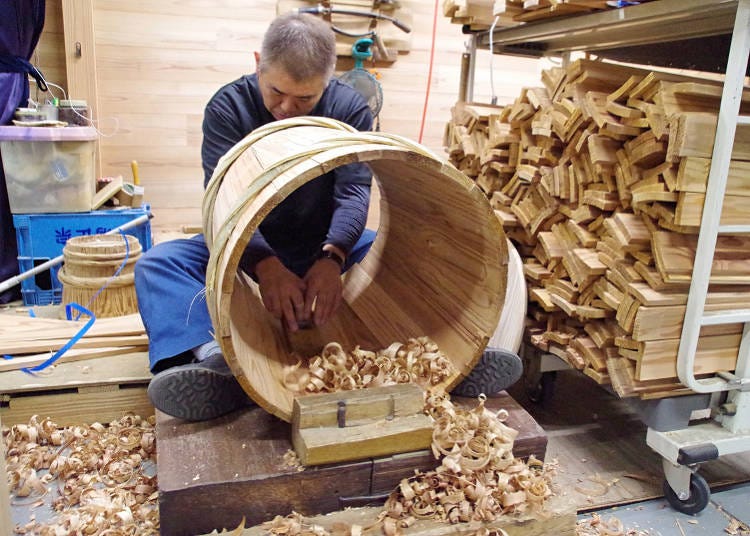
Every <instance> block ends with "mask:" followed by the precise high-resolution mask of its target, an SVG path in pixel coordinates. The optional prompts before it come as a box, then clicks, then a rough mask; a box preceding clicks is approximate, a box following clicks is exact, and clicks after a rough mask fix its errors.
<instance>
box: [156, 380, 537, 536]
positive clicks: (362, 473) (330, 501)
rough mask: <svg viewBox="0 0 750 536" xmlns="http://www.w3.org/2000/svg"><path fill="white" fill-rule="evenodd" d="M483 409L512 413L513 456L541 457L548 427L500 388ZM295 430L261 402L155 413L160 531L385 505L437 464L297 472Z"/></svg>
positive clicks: (377, 462)
mask: <svg viewBox="0 0 750 536" xmlns="http://www.w3.org/2000/svg"><path fill="white" fill-rule="evenodd" d="M453 401H454V403H458V404H467V405H470V406H473V404H474V402H473V401H472V400H468V399H461V398H459V397H454V398H453ZM486 407H488V408H489V409H494V410H498V409H500V408H505V409H506V410H507V411H508V412H509V417H508V420H507V421H506V424H507V425H508V426H510V427H512V428H514V429H516V430H518V432H519V434H518V437H517V438H516V441H515V447H514V453H515V455H516V456H519V457H527V456H529V455H531V454H533V455H535V456H536V457H537V458H539V459H544V455H545V451H546V447H547V436H546V434H545V433H544V430H542V428H541V427H540V426H539V425H538V424H537V423H536V422H535V421H534V419H532V417H531V416H530V415H529V414H528V413H527V412H526V411H525V410H524V409H523V408H522V407H521V406H520V405H519V404H518V403H517V402H516V401H515V400H513V398H511V397H510V396H509V395H507V394H506V393H504V392H503V393H501V394H500V395H499V396H497V397H495V398H490V399H488V400H487V402H486ZM290 428H291V426H290V425H289V424H288V423H286V422H284V421H281V420H279V419H277V418H276V417H274V416H272V415H270V414H269V413H267V412H266V411H264V410H263V409H261V408H258V407H253V408H248V409H246V410H241V411H237V412H235V413H232V414H229V415H227V416H224V417H221V418H219V419H215V420H212V421H207V422H194V423H191V422H185V421H181V420H178V419H173V418H171V417H169V416H167V415H165V414H163V413H160V412H158V411H157V424H156V436H157V445H158V457H157V465H158V470H159V513H160V518H161V533H162V534H163V535H165V536H172V535H181V534H198V533H209V532H211V531H212V530H214V529H217V530H221V529H223V528H228V529H233V528H235V527H237V526H239V525H240V524H241V523H242V520H243V518H244V520H245V526H252V525H256V524H259V523H262V522H263V521H267V520H269V519H272V518H273V517H274V516H276V515H287V514H289V513H291V512H292V511H293V510H294V511H296V512H299V513H301V514H304V515H314V514H320V513H327V512H332V511H336V510H341V509H342V508H344V507H347V506H364V505H370V504H382V502H383V500H384V495H387V494H388V493H389V492H390V491H392V490H393V489H394V488H395V487H396V485H397V484H398V482H400V480H401V479H402V478H404V477H408V476H411V475H413V474H414V470H415V469H420V470H423V471H428V470H431V469H434V468H435V466H436V465H437V463H436V461H435V458H434V457H433V455H432V453H431V452H429V451H427V450H424V451H419V452H410V453H405V454H399V455H394V456H389V457H385V458H378V459H366V460H361V461H355V462H347V463H340V464H331V465H324V466H317V467H309V468H306V469H305V470H304V471H300V470H298V468H295V467H289V466H286V465H285V463H284V454H285V453H286V452H287V451H289V450H290V449H291V448H292V445H291V439H290ZM378 496H380V497H378Z"/></svg>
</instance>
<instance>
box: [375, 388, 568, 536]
mask: <svg viewBox="0 0 750 536" xmlns="http://www.w3.org/2000/svg"><path fill="white" fill-rule="evenodd" d="M485 400H486V398H485V397H483V396H482V397H480V398H479V402H478V404H477V406H476V407H475V408H473V409H470V410H465V409H462V408H457V407H456V406H454V405H453V403H452V402H451V401H450V397H449V396H448V395H447V394H446V393H444V392H434V393H427V395H426V404H425V411H426V413H428V414H429V415H431V416H432V417H433V419H434V420H435V429H434V431H433V436H432V450H433V453H434V454H435V456H436V457H437V458H440V457H442V460H441V464H440V466H439V467H438V468H437V469H436V470H434V471H430V472H427V473H416V474H415V476H414V477H412V478H410V479H405V480H402V481H401V483H400V485H399V487H398V488H397V489H396V491H394V492H393V493H391V495H390V497H389V498H388V500H387V501H386V504H385V516H386V518H385V520H384V532H385V534H387V535H391V534H398V533H399V532H398V530H397V527H395V526H393V524H392V523H391V522H389V521H388V518H391V519H394V520H400V519H404V518H405V517H415V518H417V519H427V518H429V519H435V520H439V521H443V522H448V523H458V522H468V521H492V520H495V519H496V518H497V517H499V516H501V515H512V514H518V513H521V512H531V513H534V514H535V515H539V516H543V515H545V514H544V511H543V505H544V501H545V499H547V498H548V497H549V496H551V495H552V491H551V488H550V484H551V478H552V476H553V474H554V470H553V469H552V467H551V466H545V465H544V464H542V463H541V462H540V461H539V460H536V459H535V458H533V457H532V458H531V459H530V460H529V461H528V462H524V461H522V460H520V459H518V458H515V457H514V456H513V442H514V440H515V438H516V436H517V435H518V432H517V431H516V430H513V429H512V428H510V427H508V426H506V425H505V424H504V423H503V422H502V421H503V420H505V418H507V412H500V413H492V412H491V411H489V410H487V409H486V408H485V407H484V402H485Z"/></svg>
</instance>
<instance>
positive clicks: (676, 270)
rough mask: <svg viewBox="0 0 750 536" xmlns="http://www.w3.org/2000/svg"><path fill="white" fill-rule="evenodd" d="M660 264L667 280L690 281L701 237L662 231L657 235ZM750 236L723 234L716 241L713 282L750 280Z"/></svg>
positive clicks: (654, 242)
mask: <svg viewBox="0 0 750 536" xmlns="http://www.w3.org/2000/svg"><path fill="white" fill-rule="evenodd" d="M652 238H653V253H654V259H655V262H656V267H657V269H658V271H659V274H660V275H661V276H662V278H663V279H664V281H666V282H670V281H676V282H689V281H690V280H691V278H692V274H693V259H694V258H695V250H696V247H697V237H696V236H693V235H683V234H678V233H671V232H665V231H659V232H656V233H654V234H653V236H652ZM749 267H750V237H744V236H743V237H739V236H720V237H719V238H718V239H717V241H716V249H715V254H714V261H713V263H712V268H711V274H712V275H711V279H710V282H711V283H745V284H747V283H750V269H749Z"/></svg>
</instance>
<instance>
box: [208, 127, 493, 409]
mask: <svg viewBox="0 0 750 536" xmlns="http://www.w3.org/2000/svg"><path fill="white" fill-rule="evenodd" d="M355 162H363V163H366V164H368V165H369V166H370V168H371V169H372V171H373V174H374V177H375V180H376V181H377V183H378V186H379V188H380V191H381V202H380V218H379V221H380V225H379V228H378V235H377V238H376V240H375V243H374V244H373V246H372V248H371V250H370V252H369V253H368V255H367V257H366V258H365V259H364V260H363V261H362V262H361V263H360V264H358V265H355V266H354V267H352V268H351V269H350V270H349V271H348V272H347V273H346V274H345V275H344V276H343V285H344V293H343V296H344V304H343V305H342V306H341V308H340V309H339V311H338V313H337V314H336V315H335V317H334V318H333V319H332V320H331V321H329V322H328V323H327V324H326V325H325V326H321V327H318V328H313V329H311V330H309V332H308V333H306V335H305V339H306V340H307V342H309V341H310V340H311V339H314V340H315V341H317V344H318V346H319V347H321V348H322V346H323V345H324V344H325V343H327V342H331V341H337V342H339V343H341V345H342V346H343V347H344V348H346V349H351V348H354V347H356V346H360V347H362V348H364V349H370V350H377V349H380V348H386V347H388V346H389V345H390V344H391V343H393V342H394V341H404V342H405V341H406V340H407V339H409V338H415V337H421V336H428V337H430V338H431V339H432V340H434V341H435V342H436V343H437V344H438V345H439V347H440V349H441V351H442V352H443V353H444V354H445V355H446V356H448V357H449V359H451V362H452V364H453V366H454V368H455V370H456V372H455V374H453V375H451V376H450V377H449V378H447V379H446V380H445V381H444V382H443V384H441V386H440V387H443V388H446V389H450V388H451V387H453V386H454V385H456V384H457V383H458V382H460V381H461V379H462V378H463V377H465V376H466V375H467V374H468V373H469V372H470V371H471V369H472V368H473V366H474V364H475V363H476V361H477V360H478V359H479V357H480V355H481V352H482V350H483V349H484V347H485V346H486V344H487V341H488V340H489V338H490V336H491V335H492V333H493V332H494V330H495V327H496V325H497V322H498V319H499V317H500V313H501V310H502V307H503V300H504V297H505V284H506V279H507V263H508V249H507V242H506V238H505V235H504V233H503V230H502V226H501V225H500V222H499V221H498V219H497V218H496V216H495V215H494V212H493V210H492V208H491V207H490V205H489V202H488V200H487V198H486V196H485V195H484V193H483V192H482V191H481V190H480V189H479V188H478V187H477V186H476V185H475V183H474V182H473V181H471V180H470V179H468V178H467V177H466V176H465V175H463V174H462V173H461V172H459V171H458V170H457V169H456V168H454V167H453V166H452V165H451V164H449V163H448V162H446V161H445V160H443V159H441V158H440V157H438V156H437V155H435V154H434V153H432V152H431V151H429V150H428V149H426V148H424V147H422V146H421V145H419V144H416V143H414V142H412V141H410V140H407V139H405V138H402V137H399V136H394V135H389V134H384V133H365V132H359V131H356V130H355V129H353V128H351V127H349V126H348V125H345V124H343V123H341V122H338V121H335V120H332V119H326V118H315V117H302V118H295V119H288V120H284V121H276V122H274V123H271V124H269V125H266V126H264V127H261V128H259V129H257V130H255V131H253V132H252V133H251V134H250V135H248V136H247V137H246V138H245V139H243V140H242V141H241V142H239V143H238V144H237V145H235V146H234V147H233V148H232V149H231V150H230V151H229V152H228V153H227V154H226V155H225V156H224V157H223V158H222V159H221V160H220V161H219V164H218V165H217V167H216V170H215V172H214V174H213V176H212V178H211V180H210V181H209V184H208V186H207V188H206V192H205V195H204V199H203V207H202V213H203V231H204V234H205V237H206V243H207V245H208V247H209V249H210V252H211V255H210V259H209V263H208V268H207V272H206V302H207V305H208V309H209V313H210V315H211V319H212V321H213V326H214V330H215V334H214V335H215V337H216V339H217V341H218V342H219V344H220V346H221V348H222V351H223V353H224V356H225V358H226V360H227V362H228V363H229V366H230V367H231V369H232V371H233V373H234V374H235V376H236V377H237V379H238V381H239V382H240V384H241V385H242V387H243V389H244V390H245V391H246V392H247V393H248V395H250V396H251V397H252V398H253V400H255V401H256V402H257V403H258V404H259V405H261V406H262V407H263V408H265V409H266V410H267V411H269V412H270V413H272V414H274V415H276V416H278V417H279V418H281V419H283V420H286V421H289V420H290V419H291V413H292V403H293V397H294V394H293V393H292V392H291V391H289V390H288V389H286V388H285V387H284V385H283V369H284V367H285V366H287V365H292V364H294V363H295V362H296V359H297V357H296V356H295V354H294V352H295V351H301V347H300V345H299V344H298V341H297V340H296V339H295V337H290V336H288V335H287V334H286V333H285V331H284V329H283V328H282V326H281V324H280V322H278V321H277V320H276V319H274V318H272V317H271V316H270V315H269V314H268V313H267V312H266V310H265V309H264V307H263V304H262V301H261V299H260V293H259V291H258V288H257V285H256V284H255V283H254V282H253V281H252V279H251V278H250V277H248V276H247V275H245V274H243V273H242V272H241V271H239V272H238V266H239V261H240V257H241V256H242V253H243V251H244V250H245V248H246V247H247V244H248V243H249V241H250V238H251V237H252V235H253V233H254V232H255V230H256V229H257V227H258V225H260V223H261V222H262V221H263V219H264V218H265V216H266V215H267V214H268V213H269V212H270V211H271V210H272V209H273V208H274V207H276V206H277V205H278V204H279V203H281V202H282V201H283V200H284V199H285V198H286V197H287V196H288V195H290V194H291V193H292V192H293V191H294V190H296V189H297V188H299V187H300V186H302V185H303V184H305V183H306V182H308V181H310V180H313V179H315V178H317V177H319V176H320V175H322V174H324V173H326V172H328V171H330V170H332V169H335V168H337V167H339V166H342V165H345V164H350V163H355ZM305 357H310V356H309V355H306V356H305Z"/></svg>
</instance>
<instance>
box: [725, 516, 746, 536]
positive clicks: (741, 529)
mask: <svg viewBox="0 0 750 536" xmlns="http://www.w3.org/2000/svg"><path fill="white" fill-rule="evenodd" d="M724 532H726V533H727V534H732V535H733V536H746V535H749V534H750V527H748V526H747V525H745V524H744V523H742V522H741V521H740V520H738V519H732V520H730V522H729V525H727V526H726V527H725V528H724Z"/></svg>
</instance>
